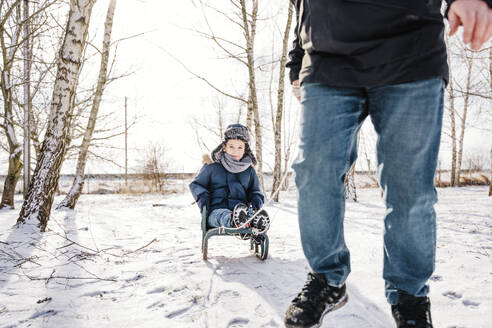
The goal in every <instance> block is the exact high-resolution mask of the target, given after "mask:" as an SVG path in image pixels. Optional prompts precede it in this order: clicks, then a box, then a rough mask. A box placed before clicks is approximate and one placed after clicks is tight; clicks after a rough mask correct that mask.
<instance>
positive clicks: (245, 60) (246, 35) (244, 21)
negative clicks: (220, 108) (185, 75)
mask: <svg viewBox="0 0 492 328" xmlns="http://www.w3.org/2000/svg"><path fill="white" fill-rule="evenodd" d="M200 3H201V4H202V6H203V7H202V11H203V13H204V18H205V21H206V24H207V27H208V31H199V30H196V31H195V32H197V33H198V34H199V35H201V36H202V37H204V38H206V39H209V40H210V41H212V42H213V44H215V46H216V47H217V48H218V49H219V50H220V51H221V52H222V53H223V54H225V57H226V58H227V59H233V60H235V61H237V62H239V63H241V65H244V66H245V67H246V69H247V72H248V74H247V79H248V82H247V96H244V95H236V94H234V92H229V91H227V90H225V89H224V88H221V87H219V86H218V85H217V84H215V83H213V82H211V81H210V80H209V79H207V78H206V77H203V76H201V75H198V74H196V73H194V72H192V71H190V70H189V69H188V68H187V67H186V66H185V69H186V70H188V72H190V73H191V74H192V75H194V76H195V77H197V78H199V79H201V80H203V81H204V82H205V83H207V84H208V85H209V86H210V87H212V88H213V89H214V90H216V91H217V92H219V93H220V94H222V95H223V96H226V97H229V98H231V99H234V100H236V101H239V102H240V106H241V105H246V106H247V114H246V126H247V127H248V129H249V130H250V131H252V132H253V134H254V137H255V138H254V140H255V155H256V159H257V161H258V164H257V167H256V170H257V172H258V177H259V179H260V184H261V186H262V188H263V187H264V182H263V174H262V171H263V133H262V124H261V115H260V114H261V113H260V110H259V105H258V85H257V80H256V71H257V63H256V55H255V40H256V36H257V23H258V17H259V14H258V11H259V8H258V5H259V1H258V0H249V1H247V0H230V4H231V5H232V8H233V11H232V13H231V12H225V11H224V10H222V9H218V8H216V7H214V6H213V5H211V4H210V3H211V1H205V0H204V1H200ZM206 9H209V10H212V11H213V12H214V13H216V14H218V15H220V16H222V17H224V18H225V19H226V20H227V21H228V22H230V23H231V27H232V26H235V27H239V30H240V32H241V36H242V37H243V39H242V40H241V41H239V42H238V41H236V40H231V39H228V38H227V37H223V36H220V35H217V34H216V33H215V32H214V30H213V27H212V26H211V24H210V23H209V21H208V18H207V14H206V13H205V10H206ZM173 58H174V57H173ZM175 59H176V58H175ZM176 60H177V59H176ZM178 61H179V60H178ZM181 64H182V63H181ZM183 66H184V64H183ZM263 189H264V188H263Z"/></svg>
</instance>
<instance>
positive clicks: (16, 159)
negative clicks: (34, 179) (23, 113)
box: [0, 1, 22, 209]
mask: <svg viewBox="0 0 492 328" xmlns="http://www.w3.org/2000/svg"><path fill="white" fill-rule="evenodd" d="M14 6H15V7H14ZM14 9H15V12H16V13H15V15H16V22H17V26H16V27H15V30H14V33H13V35H12V36H11V38H10V40H11V42H10V44H9V45H7V44H5V34H7V35H8V33H7V31H5V30H4V28H3V24H5V22H6V19H7V17H4V18H2V22H1V23H2V27H1V28H0V33H1V37H0V42H1V47H2V59H3V66H2V72H1V74H2V76H1V83H0V84H1V89H2V96H3V109H4V124H3V128H4V130H5V136H6V138H7V143H8V150H9V165H8V171H7V177H6V178H5V182H4V185H3V193H2V201H1V202H0V208H3V207H9V208H12V209H13V208H14V193H15V187H16V185H17V182H18V181H19V176H20V173H21V171H22V162H21V157H22V146H21V145H20V144H19V142H18V141H17V137H16V135H15V128H14V116H13V93H12V91H13V90H12V88H13V86H12V80H11V71H12V67H13V66H14V60H15V54H16V52H17V50H18V49H19V44H18V42H19V37H20V34H21V29H22V23H21V8H20V1H17V2H16V3H15V4H13V5H12V7H11V8H10V9H9V13H8V14H9V15H10V13H12V11H13V10H14Z"/></svg>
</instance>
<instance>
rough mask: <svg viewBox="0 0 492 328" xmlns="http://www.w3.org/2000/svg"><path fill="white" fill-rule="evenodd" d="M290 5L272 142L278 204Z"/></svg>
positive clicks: (274, 190) (275, 194)
mask: <svg viewBox="0 0 492 328" xmlns="http://www.w3.org/2000/svg"><path fill="white" fill-rule="evenodd" d="M292 14H293V9H292V3H290V2H289V11H288V14H287V23H286V24H285V30H284V36H283V42H282V57H281V58H280V73H279V80H278V91H277V112H276V116H275V121H274V128H273V129H274V130H273V133H274V140H275V164H274V168H273V184H272V194H271V197H273V200H274V201H276V202H278V201H279V199H280V190H279V191H278V192H277V189H279V188H280V181H281V179H282V177H281V175H282V116H283V114H284V90H285V63H286V62H287V47H288V42H289V33H290V27H291V25H292Z"/></svg>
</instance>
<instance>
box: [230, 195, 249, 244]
mask: <svg viewBox="0 0 492 328" xmlns="http://www.w3.org/2000/svg"><path fill="white" fill-rule="evenodd" d="M248 220H249V215H248V206H246V205H245V204H243V203H237V204H236V206H234V210H233V211H232V218H231V221H232V222H231V223H232V226H233V227H235V228H239V227H241V226H242V225H243V224H244V223H245V222H247V221H248ZM249 226H250V224H249V222H248V223H246V225H245V226H244V227H243V228H249ZM238 236H239V237H240V238H241V239H249V235H247V234H239V235H238Z"/></svg>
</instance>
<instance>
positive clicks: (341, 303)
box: [285, 294, 348, 328]
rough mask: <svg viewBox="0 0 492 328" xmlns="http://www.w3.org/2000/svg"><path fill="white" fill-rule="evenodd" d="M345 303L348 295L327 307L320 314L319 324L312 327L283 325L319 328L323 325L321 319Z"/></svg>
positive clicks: (291, 327) (294, 327)
mask: <svg viewBox="0 0 492 328" xmlns="http://www.w3.org/2000/svg"><path fill="white" fill-rule="evenodd" d="M347 302H348V294H345V296H344V297H343V298H342V299H341V300H340V301H339V302H338V303H336V304H335V305H333V306H332V307H327V308H326V309H325V311H324V312H323V313H322V314H321V317H320V318H319V322H318V323H315V324H314V325H312V326H297V325H295V326H294V325H289V324H285V328H319V327H321V325H322V324H323V319H324V317H325V315H327V314H328V313H330V312H333V311H335V310H338V309H339V308H341V307H342V306H344V305H345V304H347Z"/></svg>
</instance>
